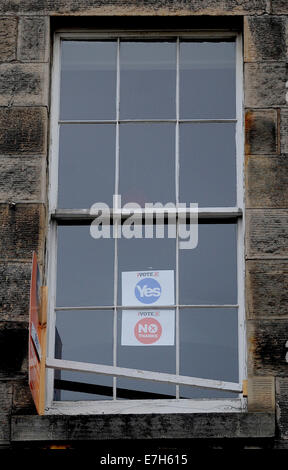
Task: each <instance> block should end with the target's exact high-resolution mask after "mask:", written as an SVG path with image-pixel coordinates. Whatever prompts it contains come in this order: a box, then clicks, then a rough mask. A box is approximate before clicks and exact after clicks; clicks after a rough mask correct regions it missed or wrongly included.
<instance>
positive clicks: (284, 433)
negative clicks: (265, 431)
mask: <svg viewBox="0 0 288 470" xmlns="http://www.w3.org/2000/svg"><path fill="white" fill-rule="evenodd" d="M276 415H277V424H278V429H279V434H280V437H281V439H288V378H277V379H276Z"/></svg>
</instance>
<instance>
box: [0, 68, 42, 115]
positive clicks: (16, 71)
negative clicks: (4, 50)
mask: <svg viewBox="0 0 288 470" xmlns="http://www.w3.org/2000/svg"><path fill="white" fill-rule="evenodd" d="M48 85H49V69H48V65H44V64H41V65H40V64H0V106H33V105H35V106H47V105H48V91H49V86H48Z"/></svg>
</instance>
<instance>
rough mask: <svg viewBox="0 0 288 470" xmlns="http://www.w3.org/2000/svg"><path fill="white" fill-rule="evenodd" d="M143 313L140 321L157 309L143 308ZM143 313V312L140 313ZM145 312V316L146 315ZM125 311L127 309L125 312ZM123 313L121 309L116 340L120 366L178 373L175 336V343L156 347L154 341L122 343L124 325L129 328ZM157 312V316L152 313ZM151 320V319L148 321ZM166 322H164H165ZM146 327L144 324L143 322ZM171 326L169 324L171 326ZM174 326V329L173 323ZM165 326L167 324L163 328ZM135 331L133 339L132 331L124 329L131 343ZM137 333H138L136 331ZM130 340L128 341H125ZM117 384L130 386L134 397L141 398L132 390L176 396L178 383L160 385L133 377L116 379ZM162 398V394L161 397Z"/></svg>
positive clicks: (121, 386) (126, 387)
mask: <svg viewBox="0 0 288 470" xmlns="http://www.w3.org/2000/svg"><path fill="white" fill-rule="evenodd" d="M141 312H142V316H139V318H140V320H143V319H144V318H145V319H146V320H147V318H148V317H149V319H151V318H152V319H153V320H154V321H155V318H156V320H157V317H155V311H151V310H146V311H144V310H143V311H141ZM141 312H140V314H141ZM145 312H146V316H145ZM123 313H124V312H123ZM123 313H122V312H121V311H119V312H118V339H117V364H118V366H120V367H127V368H132V369H137V370H147V371H157V372H166V373H170V374H175V372H176V350H175V338H174V340H173V341H172V343H173V344H171V345H169V346H168V345H158V346H155V345H153V344H149V345H140V346H139V345H138V346H134V345H130V346H128V345H126V344H124V345H123V331H122V329H123V328H127V327H128V326H127V322H125V321H124V322H123ZM133 313H135V315H138V314H139V312H138V311H135V312H134V311H133ZM151 314H152V315H153V314H154V317H153V316H151ZM161 315H165V313H161ZM148 321H149V320H148ZM163 325H164V323H163ZM144 326H145V325H144ZM168 326H169V325H168ZM170 327H171V328H174V327H175V325H174V324H170ZM163 328H164V327H163ZM133 332H134V331H131V338H130V335H129V332H128V334H127V332H125V335H124V336H125V338H128V339H129V338H130V340H131V342H132V343H133V338H132V336H133ZM136 334H137V333H136ZM162 334H163V335H164V334H165V332H164V331H163V332H162ZM124 343H127V341H124ZM117 387H119V388H124V389H129V390H131V398H132V399H133V398H138V397H139V395H136V396H133V391H142V392H146V393H147V395H146V396H145V394H143V398H144V399H145V398H152V397H151V396H150V395H149V393H154V394H161V395H163V394H164V395H168V396H169V395H171V396H172V398H175V386H174V385H169V384H160V383H153V382H151V381H139V380H132V379H120V378H119V379H118V380H117ZM153 398H157V395H155V396H153ZM159 398H163V397H159Z"/></svg>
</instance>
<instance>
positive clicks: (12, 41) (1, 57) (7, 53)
mask: <svg viewBox="0 0 288 470" xmlns="http://www.w3.org/2000/svg"><path fill="white" fill-rule="evenodd" d="M0 10H1V7H0ZM16 38H17V20H16V18H0V62H10V61H11V60H15V58H16Z"/></svg>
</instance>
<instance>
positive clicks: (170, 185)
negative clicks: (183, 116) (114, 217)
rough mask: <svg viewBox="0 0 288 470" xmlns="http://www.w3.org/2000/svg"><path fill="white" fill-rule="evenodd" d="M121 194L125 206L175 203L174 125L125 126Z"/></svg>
mask: <svg viewBox="0 0 288 470" xmlns="http://www.w3.org/2000/svg"><path fill="white" fill-rule="evenodd" d="M120 194H121V196H122V203H123V204H126V203H127V202H136V203H138V204H140V205H141V206H144V204H145V203H146V202H151V203H155V202H161V203H162V204H165V203H167V202H174V201H175V126H174V125H172V124H123V125H121V127H120Z"/></svg>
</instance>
